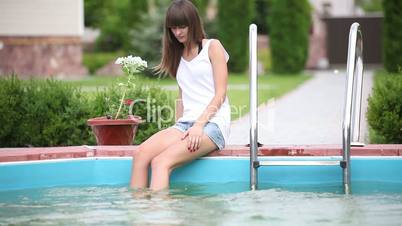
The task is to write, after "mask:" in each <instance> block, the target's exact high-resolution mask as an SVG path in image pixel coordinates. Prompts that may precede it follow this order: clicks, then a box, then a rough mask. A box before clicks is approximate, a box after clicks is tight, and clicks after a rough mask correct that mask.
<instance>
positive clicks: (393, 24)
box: [382, 0, 402, 73]
mask: <svg viewBox="0 0 402 226" xmlns="http://www.w3.org/2000/svg"><path fill="white" fill-rule="evenodd" d="M382 3H383V8H384V32H383V42H384V43H383V44H384V48H383V58H384V66H385V69H386V70H387V71H388V72H391V73H398V72H399V73H400V72H402V29H401V28H402V1H401V0H384V1H383V2H382Z"/></svg>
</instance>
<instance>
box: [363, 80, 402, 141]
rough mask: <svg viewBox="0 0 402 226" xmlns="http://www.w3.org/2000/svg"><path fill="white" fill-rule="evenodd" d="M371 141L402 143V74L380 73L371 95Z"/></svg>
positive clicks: (369, 113) (369, 109)
mask: <svg viewBox="0 0 402 226" xmlns="http://www.w3.org/2000/svg"><path fill="white" fill-rule="evenodd" d="M367 119H368V123H369V125H370V128H371V131H370V142H371V143H394V144H401V143H402V74H385V73H384V74H378V75H376V78H375V84H374V88H373V92H372V95H371V96H370V97H369V102H368V111H367Z"/></svg>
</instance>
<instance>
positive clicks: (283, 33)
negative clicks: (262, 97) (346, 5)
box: [268, 0, 311, 74]
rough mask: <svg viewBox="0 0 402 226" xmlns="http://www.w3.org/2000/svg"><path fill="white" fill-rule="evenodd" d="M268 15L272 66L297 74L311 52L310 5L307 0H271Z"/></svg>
mask: <svg viewBox="0 0 402 226" xmlns="http://www.w3.org/2000/svg"><path fill="white" fill-rule="evenodd" d="M271 6H272V7H271V10H270V14H269V16H268V26H269V29H270V33H269V34H270V35H269V38H270V45H271V53H272V70H273V72H275V73H278V74H288V73H291V74H296V73H299V72H300V71H302V70H303V69H304V66H305V64H306V61H307V56H308V44H309V29H310V23H311V18H310V11H311V9H310V5H309V3H308V1H307V0H272V1H271Z"/></svg>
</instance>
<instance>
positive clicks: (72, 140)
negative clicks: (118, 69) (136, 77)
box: [0, 76, 174, 147]
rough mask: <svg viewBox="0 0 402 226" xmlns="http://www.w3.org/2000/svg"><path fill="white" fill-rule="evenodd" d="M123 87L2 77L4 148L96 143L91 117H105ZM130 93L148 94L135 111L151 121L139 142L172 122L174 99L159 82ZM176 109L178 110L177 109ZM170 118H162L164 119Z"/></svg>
mask: <svg viewBox="0 0 402 226" xmlns="http://www.w3.org/2000/svg"><path fill="white" fill-rule="evenodd" d="M120 94H121V93H120V91H119V90H118V89H117V88H116V87H114V86H112V87H111V88H109V89H106V90H98V91H96V92H95V93H84V92H82V91H81V90H80V88H77V87H74V86H70V85H66V83H63V82H61V81H56V80H29V81H22V80H19V79H18V78H17V77H16V76H10V77H4V76H2V77H0V123H1V127H0V147H32V146H33V147H48V146H70V145H84V144H89V145H92V144H95V143H96V142H95V138H94V136H93V135H92V131H91V129H90V127H89V126H87V123H86V121H87V120H88V119H89V118H92V117H98V116H105V115H106V114H107V113H108V111H109V110H110V107H111V105H110V102H109V103H108V102H107V101H106V100H107V98H108V99H109V100H110V101H112V102H113V103H117V104H118V103H119V97H120ZM127 98H132V99H136V98H142V99H149V100H150V101H149V102H150V103H149V104H148V105H146V104H138V105H136V106H135V108H134V113H135V114H137V115H139V116H141V117H142V118H143V119H148V122H146V123H144V124H142V125H141V126H140V127H139V130H138V132H137V136H136V139H135V143H136V144H139V143H141V142H142V141H144V140H145V139H147V138H148V137H150V136H151V135H152V134H154V133H156V132H158V131H159V130H160V129H163V128H166V127H168V126H170V125H171V124H173V121H174V117H168V116H170V115H169V114H172V113H171V112H169V111H167V110H166V109H167V107H166V108H165V109H164V110H163V109H162V110H161V108H160V107H159V108H158V106H169V108H171V109H173V106H174V103H173V101H172V98H171V97H170V96H168V94H167V93H166V92H165V91H163V90H161V89H160V88H158V87H148V88H147V87H146V86H140V85H138V86H137V88H136V89H134V90H130V91H129V93H128V95H127ZM124 111H125V112H127V109H124ZM173 114H174V112H173ZM161 118H162V119H166V120H165V121H161V120H160V119H161Z"/></svg>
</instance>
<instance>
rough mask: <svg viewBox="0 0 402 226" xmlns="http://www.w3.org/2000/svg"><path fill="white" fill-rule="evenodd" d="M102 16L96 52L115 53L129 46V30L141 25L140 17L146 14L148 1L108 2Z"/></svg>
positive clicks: (111, 0)
mask: <svg viewBox="0 0 402 226" xmlns="http://www.w3.org/2000/svg"><path fill="white" fill-rule="evenodd" d="M104 5H105V6H104V7H105V9H104V15H103V19H102V22H100V25H99V27H100V29H101V34H100V36H99V37H98V39H97V40H96V45H95V46H96V50H97V51H116V50H120V49H127V48H129V46H130V41H131V39H130V37H129V35H128V33H129V31H130V29H132V28H134V27H135V26H136V25H137V24H140V23H141V20H140V19H141V15H142V14H144V13H147V9H148V1H143V0H118V1H113V0H109V1H107V2H106V3H104Z"/></svg>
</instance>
